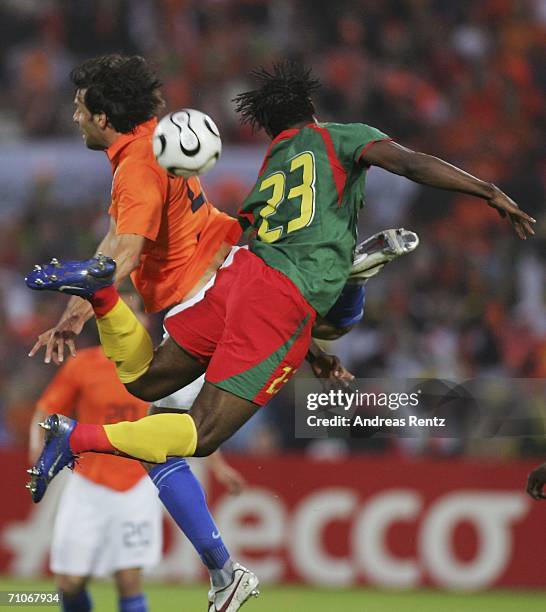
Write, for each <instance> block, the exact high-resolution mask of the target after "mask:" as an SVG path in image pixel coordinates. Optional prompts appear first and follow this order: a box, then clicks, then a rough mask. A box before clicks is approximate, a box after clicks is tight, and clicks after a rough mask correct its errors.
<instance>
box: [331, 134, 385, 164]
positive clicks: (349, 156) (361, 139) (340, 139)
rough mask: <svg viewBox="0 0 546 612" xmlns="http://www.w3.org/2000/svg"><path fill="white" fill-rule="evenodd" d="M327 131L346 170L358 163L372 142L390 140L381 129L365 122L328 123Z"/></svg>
mask: <svg viewBox="0 0 546 612" xmlns="http://www.w3.org/2000/svg"><path fill="white" fill-rule="evenodd" d="M328 131H329V132H330V134H331V135H332V140H333V142H334V146H335V148H336V151H337V153H338V156H339V160H340V161H341V163H342V164H343V166H344V167H345V169H346V170H349V169H350V167H351V166H352V165H354V164H358V163H359V162H360V159H361V157H362V155H363V154H364V153H365V152H366V151H367V150H368V148H369V147H371V146H372V145H373V144H374V143H376V142H380V141H382V140H392V139H391V138H390V137H389V136H388V135H387V134H385V133H384V132H382V131H381V130H378V129H377V128H374V127H372V126H370V125H366V124H365V123H345V124H341V123H337V124H329V125H328Z"/></svg>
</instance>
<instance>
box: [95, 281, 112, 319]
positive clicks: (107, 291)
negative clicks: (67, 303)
mask: <svg viewBox="0 0 546 612" xmlns="http://www.w3.org/2000/svg"><path fill="white" fill-rule="evenodd" d="M118 300H119V293H118V290H117V289H116V288H115V287H114V285H109V286H108V287H103V288H102V289H99V290H98V291H95V293H94V294H93V295H92V296H91V297H90V298H89V301H90V302H91V306H93V310H94V311H95V315H96V316H97V318H99V319H100V318H101V317H104V315H107V314H108V313H109V312H110V311H111V310H112V308H114V306H115V305H116V304H117V303H118Z"/></svg>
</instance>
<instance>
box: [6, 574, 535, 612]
mask: <svg viewBox="0 0 546 612" xmlns="http://www.w3.org/2000/svg"><path fill="white" fill-rule="evenodd" d="M207 588H208V587H207V585H205V584H203V585H198V586H187V585H180V586H177V585H173V584H156V583H149V584H147V585H146V593H147V595H148V601H149V604H150V611H151V612H206V593H207ZM34 589H40V590H53V589H54V586H53V583H52V582H51V581H49V582H48V581H38V580H34V581H31V580H10V579H9V578H3V579H0V590H2V591H9V590H19V591H29V590H34ZM90 590H91V593H92V596H93V601H94V610H95V611H96V612H117V606H116V597H115V592H114V587H113V585H112V584H111V583H109V582H94V583H92V586H91V589H90ZM9 608H12V609H21V610H26V611H29V612H30V611H31V610H34V611H39V610H41V611H42V612H45V611H46V610H55V609H56V608H55V606H52V607H50V606H40V607H38V606H30V605H26V606H22V605H20V606H9ZM3 609H6V610H7V609H8V607H3ZM545 609H546V591H544V592H528V591H493V592H489V593H479V594H476V593H474V594H469V593H456V594H455V593H445V592H440V591H432V590H430V591H395V592H392V591H391V592H387V591H378V590H375V589H347V590H330V589H316V588H309V587H296V586H264V587H263V588H262V594H261V595H260V597H259V598H258V599H252V600H250V601H249V603H248V604H246V605H245V606H244V607H243V610H244V612H522V611H525V612H539V611H540V612H544V610H545Z"/></svg>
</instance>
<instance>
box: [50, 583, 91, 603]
mask: <svg viewBox="0 0 546 612" xmlns="http://www.w3.org/2000/svg"><path fill="white" fill-rule="evenodd" d="M55 582H56V583H57V588H58V589H59V591H60V593H61V597H62V599H63V609H65V608H67V609H70V608H72V609H79V610H91V605H92V604H91V597H90V595H89V593H88V592H87V589H86V587H87V583H88V582H89V576H69V575H67V574H57V575H56V576H55Z"/></svg>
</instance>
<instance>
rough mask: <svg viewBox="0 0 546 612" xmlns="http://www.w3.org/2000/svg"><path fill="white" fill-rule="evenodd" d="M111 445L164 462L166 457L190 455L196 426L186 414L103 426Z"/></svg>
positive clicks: (157, 416) (194, 444)
mask: <svg viewBox="0 0 546 612" xmlns="http://www.w3.org/2000/svg"><path fill="white" fill-rule="evenodd" d="M104 431H105V433H106V436H107V437H108V440H109V441H110V444H111V445H112V446H114V447H115V448H117V449H118V450H120V451H122V452H124V453H125V454H127V455H130V456H131V457H135V458H136V459H141V460H142V461H149V462H150V463H164V462H165V461H166V460H167V457H191V456H192V455H193V454H194V453H195V449H196V447H197V429H196V427H195V423H194V421H193V418H192V417H191V416H190V415H189V414H187V413H184V414H173V413H169V414H154V415H152V416H147V417H144V418H142V419H139V420H138V421H133V422H130V421H123V422H121V423H114V424H113V425H104Z"/></svg>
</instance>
